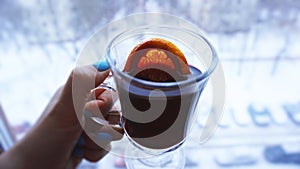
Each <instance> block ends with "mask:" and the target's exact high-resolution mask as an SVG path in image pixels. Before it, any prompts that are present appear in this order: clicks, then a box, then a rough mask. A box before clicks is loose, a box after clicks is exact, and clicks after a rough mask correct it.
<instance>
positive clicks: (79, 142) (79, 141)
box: [76, 135, 84, 146]
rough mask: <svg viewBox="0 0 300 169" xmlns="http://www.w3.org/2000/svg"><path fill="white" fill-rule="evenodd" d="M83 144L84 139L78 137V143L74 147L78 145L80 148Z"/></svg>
mask: <svg viewBox="0 0 300 169" xmlns="http://www.w3.org/2000/svg"><path fill="white" fill-rule="evenodd" d="M83 144H84V138H83V136H82V135H81V136H80V137H79V139H78V141H77V144H76V145H78V146H82V145H83Z"/></svg>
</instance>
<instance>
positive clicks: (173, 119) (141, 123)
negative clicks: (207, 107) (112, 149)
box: [106, 25, 218, 168]
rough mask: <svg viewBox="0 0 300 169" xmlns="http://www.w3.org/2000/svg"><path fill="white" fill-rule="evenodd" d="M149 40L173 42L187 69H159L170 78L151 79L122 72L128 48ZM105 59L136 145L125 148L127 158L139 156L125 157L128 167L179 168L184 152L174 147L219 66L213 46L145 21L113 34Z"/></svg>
mask: <svg viewBox="0 0 300 169" xmlns="http://www.w3.org/2000/svg"><path fill="white" fill-rule="evenodd" d="M152 38H161V39H165V40H168V41H170V42H172V43H174V44H175V45H176V46H177V47H178V48H179V49H180V50H181V51H182V53H183V54H184V55H185V57H186V60H187V63H188V67H189V69H190V72H191V73H190V74H189V75H185V76H184V77H180V78H178V77H174V74H173V72H169V71H167V70H162V71H163V72H164V73H166V74H168V75H169V76H171V77H173V79H174V81H172V82H154V81H149V80H143V79H141V78H137V77H136V75H137V74H138V73H139V72H134V73H132V72H126V71H124V67H125V64H126V61H127V59H128V57H129V55H130V52H131V51H132V49H133V48H134V47H135V46H137V45H139V44H141V43H142V42H145V41H147V40H150V39H152ZM145 50H147V49H145ZM138 52H141V53H142V52H143V51H138ZM166 52H168V51H166ZM106 60H107V62H108V64H109V66H110V68H111V72H112V77H113V79H114V80H113V82H112V83H114V84H113V85H114V88H115V89H116V91H117V92H118V98H119V102H120V105H121V110H120V112H121V119H120V124H121V126H122V128H123V129H124V131H125V134H126V137H127V138H128V139H129V141H130V142H131V143H132V144H133V145H134V146H133V147H135V148H136V149H135V150H132V149H130V150H128V151H127V152H129V153H130V154H131V155H130V156H131V157H132V156H136V157H137V158H126V165H127V167H128V168H141V167H143V168H153V167H155V168H166V167H171V168H183V167H184V158H183V157H182V155H183V153H182V151H180V149H178V148H179V147H180V145H182V143H184V141H185V140H186V137H187V136H188V134H189V131H190V129H191V126H192V124H193V123H194V122H195V120H196V115H197V110H196V108H197V106H198V105H197V104H198V103H199V102H198V101H199V98H200V95H201V93H202V91H203V89H204V88H205V86H206V84H207V81H208V79H209V77H210V75H211V73H212V72H213V71H214V69H215V68H216V66H217V63H218V58H217V55H216V52H215V50H214V48H213V46H212V45H211V44H210V43H209V42H208V41H207V39H206V38H205V37H203V36H202V35H200V34H198V33H196V32H194V31H191V30H188V29H184V28H180V27H170V26H158V25H147V26H141V27H136V28H135V29H130V30H127V31H124V32H122V33H120V34H118V35H117V36H116V37H115V38H113V40H112V41H111V42H110V44H109V45H108V48H107V51H106ZM174 64H176V63H174ZM148 68H149V67H147V69H148ZM125 155H126V154H125Z"/></svg>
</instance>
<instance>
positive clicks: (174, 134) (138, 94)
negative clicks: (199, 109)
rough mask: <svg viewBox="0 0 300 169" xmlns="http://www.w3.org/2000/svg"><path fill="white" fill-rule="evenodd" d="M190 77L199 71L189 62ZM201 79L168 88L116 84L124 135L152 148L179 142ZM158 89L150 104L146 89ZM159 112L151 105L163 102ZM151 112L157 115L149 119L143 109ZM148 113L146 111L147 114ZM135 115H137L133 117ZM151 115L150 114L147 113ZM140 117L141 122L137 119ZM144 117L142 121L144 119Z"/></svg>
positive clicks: (185, 131) (196, 99) (195, 100)
mask: <svg viewBox="0 0 300 169" xmlns="http://www.w3.org/2000/svg"><path fill="white" fill-rule="evenodd" d="M190 71H191V72H192V74H191V75H189V76H190V77H187V79H189V78H192V76H196V75H199V74H201V71H200V70H198V69H196V68H194V67H192V66H190ZM204 86H205V82H204V83H196V82H195V83H194V85H190V86H185V87H179V86H175V87H172V88H153V87H151V86H142V87H141V85H140V84H137V83H135V82H132V83H131V84H130V86H129V89H128V88H127V89H125V88H124V87H123V86H119V87H118V89H119V96H120V100H121V106H122V115H123V127H124V129H125V130H126V132H127V135H128V136H129V137H130V138H132V139H133V140H134V141H135V142H137V143H138V144H140V145H142V146H144V147H147V148H152V149H165V148H169V147H172V146H174V145H176V144H178V143H181V142H182V141H183V140H184V138H185V137H186V134H187V130H188V126H189V124H188V123H189V121H191V120H190V118H192V117H193V114H194V109H195V106H196V104H197V101H198V98H199V95H200V93H201V92H202V90H203V88H204ZM155 89H159V90H161V91H163V92H164V95H152V96H151V100H152V105H151V104H150V101H149V96H150V92H151V91H152V90H155ZM164 102H165V103H166V104H165V108H164V109H162V110H161V112H157V108H156V107H154V106H153V105H164V104H162V103H164ZM145 111H147V113H150V114H155V115H157V114H158V116H155V117H157V118H155V119H153V120H150V121H149V119H147V118H149V117H148V116H147V115H145V114H144V115H142V116H140V114H142V113H145ZM148 115H149V114H148ZM137 116H139V117H140V118H137V119H136V118H135V117H137ZM150 118H151V119H152V118H153V117H150ZM140 120H142V122H141V121H140ZM145 121H146V122H145Z"/></svg>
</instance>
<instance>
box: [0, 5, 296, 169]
mask: <svg viewBox="0 0 300 169" xmlns="http://www.w3.org/2000/svg"><path fill="white" fill-rule="evenodd" d="M195 2H196V1H195ZM181 3H182V2H181ZM31 5H32V6H34V5H33V4H31ZM31 5H29V6H28V8H30V7H31ZM145 7H146V8H149V9H152V8H156V9H158V8H159V5H157V3H147V4H146V5H145ZM124 13H125V12H124V10H121V9H120V10H119V13H118V14H119V15H124ZM297 15H298V18H300V14H299V13H298V14H297ZM115 17H116V18H118V17H119V16H118V15H116V16H115ZM296 18H297V17H296ZM191 20H192V19H191ZM192 21H193V22H194V20H192ZM298 22H299V21H298ZM3 36H6V35H3ZM207 36H208V38H209V39H210V40H211V41H212V43H213V44H214V45H215V46H216V49H217V52H218V55H219V58H220V59H221V63H222V65H223V68H224V74H225V78H226V89H227V91H226V93H227V94H226V98H227V100H226V102H227V103H226V105H227V107H230V108H231V109H234V110H235V111H240V107H243V106H244V107H243V108H245V106H248V105H249V104H254V105H258V107H259V106H263V107H267V108H269V109H271V110H273V109H281V111H283V110H282V106H283V105H285V104H299V103H300V95H299V93H300V88H299V86H300V80H299V78H298V76H299V74H300V48H299V44H300V39H299V37H300V29H299V28H298V29H294V27H289V26H285V25H274V24H272V23H270V24H264V23H256V24H255V25H254V26H251V29H250V30H247V31H238V32H236V33H213V32H210V33H207ZM16 37H17V39H18V42H19V44H18V45H14V43H13V42H7V43H6V42H2V43H1V44H5V45H2V46H0V103H1V105H2V106H3V108H4V110H5V112H6V115H7V117H8V120H9V122H10V124H11V125H12V126H13V127H14V128H15V130H16V134H18V135H22V134H24V130H26V129H27V128H28V126H31V125H33V124H34V123H35V122H36V120H37V119H38V117H39V116H40V115H41V113H42V111H43V109H44V107H45V106H46V104H47V102H48V101H49V99H50V98H51V96H52V94H53V93H54V92H55V91H56V89H57V88H58V87H59V86H60V85H62V84H63V83H64V82H65V80H66V78H67V77H68V74H69V73H70V71H71V70H72V68H73V67H74V66H75V64H76V56H77V53H76V51H74V50H73V48H74V44H73V43H69V42H65V44H64V47H63V48H62V47H61V46H60V45H58V44H48V45H45V46H43V49H42V48H41V46H40V45H36V44H27V41H25V40H24V39H22V38H23V37H24V36H17V35H16ZM85 40H86V38H83V39H81V40H80V41H77V42H76V44H75V45H77V47H78V48H81V47H82V44H83V42H84V41H85ZM72 45H73V46H72ZM66 51H67V52H66ZM241 105H242V106H241ZM299 112H300V110H299ZM241 113H243V112H241ZM272 113H276V112H272ZM224 116H226V112H225V114H224ZM241 116H242V118H244V117H245V116H248V115H247V112H244V114H242V115H241ZM285 116H286V115H282V116H280V115H279V117H278V118H279V119H281V118H282V119H284V118H286V117H285ZM24 128H25V129H24ZM297 128H298V129H299V126H298V127H297ZM285 129H286V130H290V129H293V128H289V127H286V128H285ZM237 130H238V129H237ZM231 131H233V132H234V131H235V130H231ZM253 131H255V130H253ZM299 134H300V133H299V130H297V131H295V132H294V133H291V135H299ZM254 137H255V135H254ZM266 137H267V136H266ZM278 137H280V135H278ZM237 140H238V139H237ZM250 142H251V141H250ZM203 151H204V152H209V150H207V149H205V150H203ZM214 151H216V150H214ZM212 152H213V151H212ZM194 153H196V154H197V153H198V154H199V153H201V151H199V152H194ZM193 155H195V154H193ZM111 158H113V157H111V156H108V157H107V158H106V161H105V160H104V161H103V162H101V165H102V166H107V167H113V166H111V165H112V164H111V163H109V159H111ZM203 158H206V157H203ZM262 158H263V157H262ZM191 159H193V157H191ZM118 162H119V161H118V160H115V164H116V165H117V163H118ZM120 163H122V162H120ZM201 165H203V164H199V165H198V166H197V165H196V167H195V166H194V168H197V167H199V166H201ZM214 165H215V164H212V165H210V166H212V167H216V166H214ZM266 165H267V164H265V163H261V166H260V167H261V168H264V167H266ZM88 166H90V167H91V168H93V167H94V165H92V164H86V168H88ZM272 167H273V168H287V166H272ZM288 167H290V168H297V167H299V166H288ZM190 168H193V166H192V167H190ZM245 168H247V167H245Z"/></svg>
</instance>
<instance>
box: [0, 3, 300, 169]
mask: <svg viewBox="0 0 300 169" xmlns="http://www.w3.org/2000/svg"><path fill="white" fill-rule="evenodd" d="M139 12H163V13H168V14H173V15H176V16H178V17H181V18H183V19H186V20H188V21H190V22H192V23H194V24H195V25H196V26H198V27H199V28H200V29H202V30H203V31H204V32H205V34H206V35H207V37H208V39H209V40H210V41H211V42H212V43H213V44H214V46H215V47H216V49H217V52H218V55H219V58H220V60H221V63H222V65H223V69H224V74H225V79H226V90H227V91H226V93H227V94H226V99H227V100H226V108H225V110H224V115H223V119H222V121H221V123H220V125H219V126H218V129H217V130H216V132H215V134H214V135H213V136H212V137H211V139H210V140H209V141H208V142H206V143H205V144H203V145H200V143H199V144H195V141H194V142H193V143H189V141H187V144H185V145H184V149H185V152H186V161H187V163H186V168H300V88H299V86H300V80H299V79H298V78H297V77H298V76H299V74H300V47H299V45H300V38H299V37H300V1H298V0H285V1H282V0H251V1H249V0H223V1H219V0H172V1H160V0H131V1H127V0H110V1H109V0H89V1H85V0H72V1H71V0H45V1H42V0H26V1H21V0H0V104H1V105H2V108H3V110H4V112H5V115H6V118H7V121H8V122H9V125H10V126H11V128H12V131H13V133H14V135H15V136H16V139H17V140H18V139H20V138H21V137H22V136H23V135H24V134H26V132H27V131H28V130H29V129H30V127H31V126H32V125H33V124H34V123H35V122H36V121H37V119H38V117H39V116H40V115H41V113H42V111H43V109H44V107H45V106H46V104H47V103H48V101H49V100H50V98H51V96H52V95H53V94H54V92H55V91H56V89H57V88H58V87H59V86H61V85H62V84H63V83H64V82H65V80H66V78H67V76H68V75H69V73H70V71H71V70H72V68H73V67H75V63H76V58H77V56H78V54H79V52H80V50H81V48H82V47H83V45H84V43H85V42H86V41H87V40H88V38H89V37H90V36H91V35H92V34H93V33H94V32H96V31H97V30H98V29H99V28H101V27H102V26H103V25H105V24H106V23H109V22H111V21H113V20H116V19H119V18H122V17H124V16H127V15H129V14H134V13H139ZM0 111H1V110H0ZM0 117H1V116H0ZM0 126H1V123H0ZM197 127H199V128H201V127H203V123H202V122H201V120H198V121H197V125H196V128H197ZM1 135H2V136H3V135H5V133H4V134H3V133H2V134H1ZM3 137H4V136H3ZM190 139H191V140H193V139H194V140H197V139H199V138H198V137H197V135H194V136H192V137H191V138H190ZM195 147H196V148H195ZM80 168H84V169H90V168H91V169H92V168H125V166H124V161H123V159H122V158H119V157H116V156H113V155H108V156H107V157H105V159H103V160H102V161H101V162H99V163H95V164H92V163H88V162H84V163H83V164H82V165H81V166H80Z"/></svg>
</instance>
